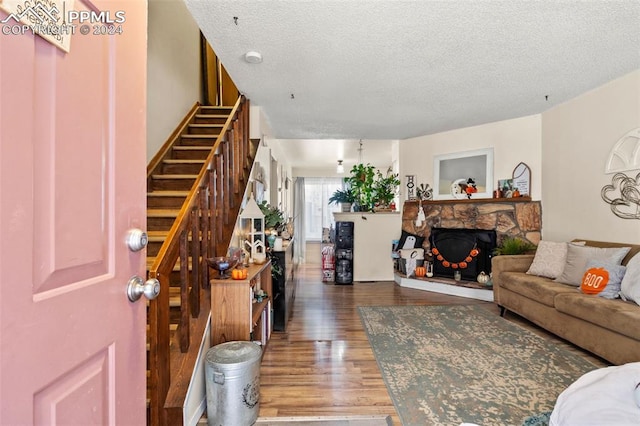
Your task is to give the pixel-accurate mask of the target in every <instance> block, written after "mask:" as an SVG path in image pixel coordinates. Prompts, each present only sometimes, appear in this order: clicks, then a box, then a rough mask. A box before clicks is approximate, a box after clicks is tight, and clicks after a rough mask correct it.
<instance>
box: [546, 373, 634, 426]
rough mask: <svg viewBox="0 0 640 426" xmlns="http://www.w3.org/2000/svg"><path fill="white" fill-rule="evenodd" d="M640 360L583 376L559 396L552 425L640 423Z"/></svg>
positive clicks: (628, 424) (626, 425)
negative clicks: (639, 390)
mask: <svg viewBox="0 0 640 426" xmlns="http://www.w3.org/2000/svg"><path fill="white" fill-rule="evenodd" d="M638 383H640V362H632V363H629V364H624V365H619V366H615V367H606V368H600V369H597V370H594V371H590V372H588V373H587V374H585V375H584V376H582V377H580V378H579V379H578V380H576V381H575V382H574V383H572V384H571V385H570V386H569V387H568V388H567V389H565V390H564V392H562V393H561V394H560V396H559V397H558V400H557V401H556V404H555V407H554V408H553V412H552V413H551V418H550V419H549V425H550V426H574V425H576V426H578V425H579V426H603V425H616V426H637V425H638V421H639V419H640V408H638V405H637V404H636V402H635V388H636V385H637V384H638Z"/></svg>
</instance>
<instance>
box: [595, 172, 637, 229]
mask: <svg viewBox="0 0 640 426" xmlns="http://www.w3.org/2000/svg"><path fill="white" fill-rule="evenodd" d="M600 195H601V196H602V199H603V200H604V201H605V202H606V203H607V204H609V205H610V206H611V211H612V212H613V213H614V214H615V215H616V216H618V217H620V218H622V219H640V173H638V174H637V175H636V177H635V178H633V177H630V176H627V175H625V174H624V173H616V174H615V175H613V178H612V179H611V184H610V185H605V186H604V187H603V188H602V191H601V192H600Z"/></svg>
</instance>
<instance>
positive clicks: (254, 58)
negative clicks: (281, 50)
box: [244, 51, 262, 64]
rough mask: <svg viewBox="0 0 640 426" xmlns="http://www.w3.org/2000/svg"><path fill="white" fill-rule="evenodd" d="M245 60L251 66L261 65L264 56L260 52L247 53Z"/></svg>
mask: <svg viewBox="0 0 640 426" xmlns="http://www.w3.org/2000/svg"><path fill="white" fill-rule="evenodd" d="M244 60H245V61H247V62H248V63H250V64H259V63H260V62H262V55H261V54H260V53H258V52H253V51H252V52H247V53H245V54H244Z"/></svg>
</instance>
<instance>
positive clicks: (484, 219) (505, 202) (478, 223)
mask: <svg viewBox="0 0 640 426" xmlns="http://www.w3.org/2000/svg"><path fill="white" fill-rule="evenodd" d="M419 203H422V209H423V210H424V214H425V217H426V220H425V221H424V222H423V223H422V225H421V226H416V224H415V221H416V218H417V216H418V206H419ZM432 228H453V229H483V230H495V231H496V239H497V241H496V242H497V244H498V245H500V243H501V242H502V240H503V239H504V238H505V237H518V238H522V239H523V240H525V241H529V242H531V243H533V244H536V245H537V244H538V243H539V242H540V233H541V229H542V208H541V205H540V201H531V198H529V197H519V198H495V199H494V198H487V199H470V200H438V201H421V202H420V201H406V202H405V203H404V207H403V210H402V230H403V231H406V232H409V233H411V234H414V235H420V236H423V237H425V239H424V244H423V247H424V248H425V250H429V249H430V248H431V247H430V238H429V237H430V236H431V229H432Z"/></svg>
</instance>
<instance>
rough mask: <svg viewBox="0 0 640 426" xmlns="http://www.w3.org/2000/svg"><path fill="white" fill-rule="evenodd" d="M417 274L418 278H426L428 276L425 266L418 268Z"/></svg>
mask: <svg viewBox="0 0 640 426" xmlns="http://www.w3.org/2000/svg"><path fill="white" fill-rule="evenodd" d="M415 274H416V277H424V276H425V275H426V274H427V268H425V267H424V266H416V270H415Z"/></svg>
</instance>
